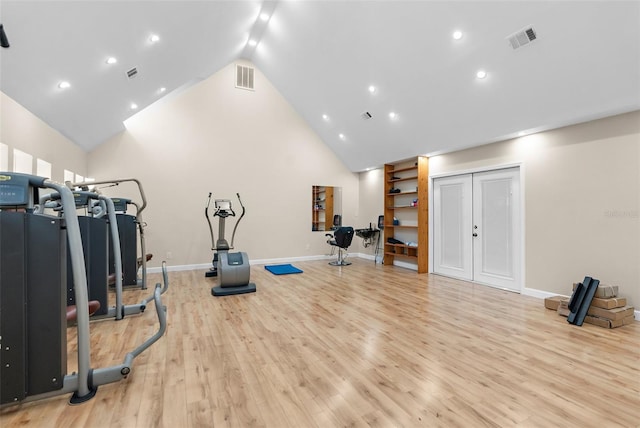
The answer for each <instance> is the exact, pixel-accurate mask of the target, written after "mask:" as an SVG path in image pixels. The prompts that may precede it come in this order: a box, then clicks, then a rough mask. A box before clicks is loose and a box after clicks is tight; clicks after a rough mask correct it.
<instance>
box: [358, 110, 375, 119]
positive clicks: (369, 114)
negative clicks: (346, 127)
mask: <svg viewBox="0 0 640 428" xmlns="http://www.w3.org/2000/svg"><path fill="white" fill-rule="evenodd" d="M360 116H362V118H363V119H364V120H369V119H371V118H372V117H373V116H371V113H369V112H368V111H365V112H364V113H362V114H361V115H360Z"/></svg>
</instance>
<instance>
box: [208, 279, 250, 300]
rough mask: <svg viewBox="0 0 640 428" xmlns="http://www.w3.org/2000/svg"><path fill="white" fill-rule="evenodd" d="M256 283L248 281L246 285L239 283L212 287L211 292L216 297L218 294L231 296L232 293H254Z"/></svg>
mask: <svg viewBox="0 0 640 428" xmlns="http://www.w3.org/2000/svg"><path fill="white" fill-rule="evenodd" d="M255 292H256V285H255V284H254V283H253V282H250V283H248V284H247V285H240V286H238V287H220V286H218V287H213V288H212V289H211V294H212V295H213V296H216V297H220V296H233V295H234V294H247V293H255Z"/></svg>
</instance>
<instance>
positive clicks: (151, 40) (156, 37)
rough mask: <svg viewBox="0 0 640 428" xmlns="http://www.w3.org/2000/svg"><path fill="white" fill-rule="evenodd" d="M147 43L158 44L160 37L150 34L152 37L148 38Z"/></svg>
mask: <svg viewBox="0 0 640 428" xmlns="http://www.w3.org/2000/svg"><path fill="white" fill-rule="evenodd" d="M149 41H150V42H151V43H155V42H158V41H160V36H158V35H157V34H152V35H151V36H150V37H149Z"/></svg>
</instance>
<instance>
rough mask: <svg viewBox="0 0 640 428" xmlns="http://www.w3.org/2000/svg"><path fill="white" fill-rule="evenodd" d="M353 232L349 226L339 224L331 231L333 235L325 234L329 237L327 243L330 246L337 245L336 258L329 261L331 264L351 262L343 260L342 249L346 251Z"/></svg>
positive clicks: (341, 264) (347, 263)
mask: <svg viewBox="0 0 640 428" xmlns="http://www.w3.org/2000/svg"><path fill="white" fill-rule="evenodd" d="M353 234H354V230H353V227H351V226H341V227H339V228H337V229H336V230H335V232H333V235H332V234H330V233H326V234H325V235H326V236H327V237H329V239H328V240H327V244H329V245H331V246H332V247H338V260H335V261H333V262H329V264H330V265H331V266H348V265H350V264H351V262H348V261H346V260H345V258H346V256H345V255H343V251H344V252H345V253H346V251H347V248H349V245H351V241H352V240H353Z"/></svg>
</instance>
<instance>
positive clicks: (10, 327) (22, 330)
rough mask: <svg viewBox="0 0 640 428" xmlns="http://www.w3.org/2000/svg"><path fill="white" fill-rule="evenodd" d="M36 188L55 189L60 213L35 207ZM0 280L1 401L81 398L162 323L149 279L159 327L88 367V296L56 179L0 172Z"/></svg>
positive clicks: (72, 222)
mask: <svg viewBox="0 0 640 428" xmlns="http://www.w3.org/2000/svg"><path fill="white" fill-rule="evenodd" d="M40 188H49V189H53V190H54V191H56V192H58V194H59V198H60V201H61V206H62V208H63V209H64V208H66V212H65V216H64V218H62V217H59V216H52V215H45V214H41V213H38V212H37V211H38V210H37V209H36V202H37V201H38V199H39V198H38V191H39V189H40ZM67 243H68V245H67ZM67 257H69V258H70V259H71V273H70V274H71V275H72V276H73V281H74V293H75V301H76V314H75V317H76V322H77V323H76V325H75V328H76V329H77V344H76V347H77V353H78V356H77V364H78V365H77V372H74V373H72V374H67V352H68V350H67V332H66V302H65V300H66V298H65V288H66V277H67ZM163 268H164V266H163ZM163 274H164V279H165V281H167V275H166V273H165V272H164V271H163ZM0 284H2V285H1V286H0V360H1V361H2V364H1V365H0V406H1V407H4V406H8V405H14V404H20V403H25V402H29V401H34V400H38V399H44V398H49V397H52V396H55V395H60V394H65V393H73V396H72V398H71V403H72V404H79V403H82V402H84V401H87V400H89V399H91V398H92V397H93V396H94V395H95V393H96V391H97V388H98V386H99V385H104V384H107V383H111V382H116V381H119V380H121V379H124V378H126V377H127V375H128V374H129V373H130V372H131V366H132V363H133V359H134V358H135V357H136V356H138V355H139V354H140V353H141V352H143V351H144V350H146V349H147V348H148V347H149V346H151V345H152V344H153V343H154V342H156V341H157V340H158V339H159V338H160V337H161V336H162V335H163V334H164V332H165V329H166V313H165V312H166V309H165V308H164V306H163V305H162V300H161V293H162V291H163V289H162V287H161V285H160V284H157V285H156V289H155V291H154V296H153V300H154V303H155V305H156V313H157V317H158V321H159V324H160V327H159V330H158V331H157V332H156V333H155V334H154V335H153V336H152V337H151V338H149V339H147V341H145V342H144V343H143V344H141V345H140V346H138V347H137V348H136V349H134V350H133V351H132V352H130V353H128V354H127V355H126V356H125V358H124V361H123V363H122V364H118V365H115V366H112V367H106V368H92V367H91V352H90V336H89V300H88V298H87V281H86V271H85V263H84V255H83V251H82V238H81V234H80V227H79V223H78V217H77V214H76V210H75V201H74V197H73V194H72V192H71V191H70V190H69V189H68V188H67V187H65V186H64V185H62V184H58V183H55V182H52V181H49V180H48V179H46V178H43V177H37V176H33V175H27V174H18V173H13V172H0ZM167 286H168V284H166V283H165V288H164V289H165V290H166V288H167Z"/></svg>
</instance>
